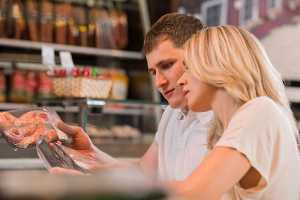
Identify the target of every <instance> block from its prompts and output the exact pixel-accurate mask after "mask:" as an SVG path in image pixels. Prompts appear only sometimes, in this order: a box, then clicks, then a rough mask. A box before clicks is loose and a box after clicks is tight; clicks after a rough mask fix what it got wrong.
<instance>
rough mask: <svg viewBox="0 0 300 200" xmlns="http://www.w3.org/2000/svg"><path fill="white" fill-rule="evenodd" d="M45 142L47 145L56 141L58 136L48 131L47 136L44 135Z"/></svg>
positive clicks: (54, 132)
mask: <svg viewBox="0 0 300 200" xmlns="http://www.w3.org/2000/svg"><path fill="white" fill-rule="evenodd" d="M45 140H46V142H48V143H50V142H55V141H57V140H58V135H57V133H56V131H49V132H48V133H47V135H45Z"/></svg>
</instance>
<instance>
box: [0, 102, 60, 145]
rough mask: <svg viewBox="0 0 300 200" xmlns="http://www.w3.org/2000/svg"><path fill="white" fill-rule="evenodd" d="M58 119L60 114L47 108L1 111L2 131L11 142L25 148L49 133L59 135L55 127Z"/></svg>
mask: <svg viewBox="0 0 300 200" xmlns="http://www.w3.org/2000/svg"><path fill="white" fill-rule="evenodd" d="M58 120H60V119H59V117H58V115H57V114H56V113H55V112H53V111H50V110H48V109H47V108H38V107H33V108H27V109H19V110H12V111H7V112H0V131H1V133H2V135H3V136H4V138H5V139H6V140H7V142H8V143H9V144H11V145H13V146H14V147H16V148H23V149H25V148H27V147H30V146H32V145H34V144H35V143H36V142H37V141H38V139H40V138H43V137H45V136H46V135H48V134H57V135H58V133H57V131H58V130H57V129H56V128H55V124H56V122H57V121H58ZM59 134H61V133H59Z"/></svg>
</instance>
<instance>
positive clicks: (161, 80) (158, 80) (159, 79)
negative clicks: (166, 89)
mask: <svg viewBox="0 0 300 200" xmlns="http://www.w3.org/2000/svg"><path fill="white" fill-rule="evenodd" d="M167 82H168V80H167V79H166V77H165V76H164V75H163V74H161V73H159V72H157V73H156V75H155V85H156V87H158V88H160V87H162V86H163V85H165V84H166V83H167Z"/></svg>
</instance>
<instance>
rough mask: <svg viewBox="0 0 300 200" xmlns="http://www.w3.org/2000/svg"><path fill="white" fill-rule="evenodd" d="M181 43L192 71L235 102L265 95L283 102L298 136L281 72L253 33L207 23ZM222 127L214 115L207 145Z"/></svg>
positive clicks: (186, 61) (211, 143) (211, 142)
mask: <svg viewBox="0 0 300 200" xmlns="http://www.w3.org/2000/svg"><path fill="white" fill-rule="evenodd" d="M184 47H185V48H184V49H185V53H184V56H185V63H186V65H187V66H188V67H189V68H190V70H191V71H192V73H193V74H194V75H195V76H196V77H198V78H199V79H200V80H202V81H204V82H206V83H208V84H211V85H213V86H215V87H218V88H223V89H225V90H226V91H227V92H228V94H229V95H230V96H231V97H233V98H234V99H235V101H236V102H237V103H238V104H240V105H242V104H244V103H245V102H247V101H250V100H251V99H254V98H256V97H260V96H268V97H270V98H271V99H273V100H274V101H275V102H277V103H279V104H281V105H282V106H284V107H285V109H286V110H287V114H288V116H289V118H290V120H291V122H292V124H293V128H294V129H295V135H296V137H297V138H298V130H297V127H296V123H295V120H294V117H293V115H292V112H291V109H290V106H289V102H288V99H287V97H286V94H285V90H284V85H283V81H282V79H281V76H280V74H279V73H278V72H277V70H276V69H275V68H274V67H273V65H272V64H271V62H270V60H269V58H268V56H267V54H266V52H265V50H264V49H263V47H262V45H260V43H259V41H258V40H257V39H256V38H255V36H253V35H252V34H251V33H249V32H248V31H246V30H244V29H242V28H238V27H234V26H217V27H208V28H206V29H204V30H202V31H199V32H198V33H196V34H195V35H193V36H192V37H191V38H190V39H189V40H188V41H187V42H186V44H185V46H184ZM223 129H224V128H223V127H222V124H221V122H220V120H219V119H218V118H217V117H216V116H215V119H214V121H213V123H212V127H211V129H210V131H209V139H208V145H209V147H210V148H212V147H213V146H214V144H215V143H216V141H217V140H218V139H219V138H220V137H221V135H222V133H223V131H224V130H223Z"/></svg>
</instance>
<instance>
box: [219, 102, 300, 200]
mask: <svg viewBox="0 0 300 200" xmlns="http://www.w3.org/2000/svg"><path fill="white" fill-rule="evenodd" d="M216 146H223V147H224V146H226V147H231V148H234V149H236V150H238V151H239V152H241V153H243V154H244V155H245V156H246V157H247V159H248V160H249V162H250V164H251V166H252V167H254V168H255V169H256V170H257V171H258V172H259V173H260V175H261V176H262V179H261V180H260V182H259V184H258V186H256V187H254V188H250V189H243V188H241V187H240V186H239V184H236V185H235V186H234V187H233V188H232V190H230V191H229V192H228V193H227V194H225V195H224V196H223V198H222V200H250V199H251V200H299V199H300V196H299V195H300V159H299V152H298V149H297V143H296V139H295V135H294V132H293V130H292V126H291V123H290V121H289V120H288V117H287V115H286V111H285V110H284V109H283V107H282V106H280V105H278V104H277V103H275V102H274V101H272V100H271V99H270V98H268V97H259V98H255V99H253V100H251V101H249V102H247V103H246V104H244V105H243V106H242V107H241V108H240V109H239V110H238V111H237V112H236V113H235V114H234V116H233V117H232V119H231V121H230V123H229V125H228V127H227V129H226V130H225V131H224V133H223V136H222V137H221V138H220V140H219V141H218V142H217V144H216ZM220 181H221V180H220Z"/></svg>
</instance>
